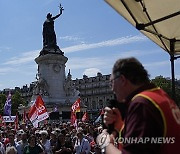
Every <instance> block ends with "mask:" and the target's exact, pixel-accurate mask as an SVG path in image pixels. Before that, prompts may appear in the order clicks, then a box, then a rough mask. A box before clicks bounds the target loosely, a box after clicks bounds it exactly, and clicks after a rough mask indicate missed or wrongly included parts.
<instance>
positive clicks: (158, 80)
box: [151, 76, 180, 105]
mask: <svg viewBox="0 0 180 154" xmlns="http://www.w3.org/2000/svg"><path fill="white" fill-rule="evenodd" d="M151 81H152V83H154V84H155V85H156V86H158V87H160V88H162V89H163V90H164V91H165V92H166V93H167V94H168V95H169V96H170V97H171V98H172V83H171V80H170V79H167V78H164V77H163V76H157V77H155V79H152V80H151ZM175 92H176V100H175V101H176V104H178V105H180V87H178V85H177V84H176V87H175Z"/></svg>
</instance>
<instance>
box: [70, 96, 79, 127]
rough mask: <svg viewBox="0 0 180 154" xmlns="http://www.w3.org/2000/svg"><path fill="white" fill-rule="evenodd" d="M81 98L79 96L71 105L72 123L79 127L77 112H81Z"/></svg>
mask: <svg viewBox="0 0 180 154" xmlns="http://www.w3.org/2000/svg"><path fill="white" fill-rule="evenodd" d="M80 102H81V99H80V98H78V99H77V100H76V101H75V102H74V103H73V105H72V106H71V124H72V125H73V126H74V127H76V128H77V117H76V112H80Z"/></svg>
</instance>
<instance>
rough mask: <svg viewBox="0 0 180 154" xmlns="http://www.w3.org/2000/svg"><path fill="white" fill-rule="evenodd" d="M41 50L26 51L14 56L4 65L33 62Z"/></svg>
mask: <svg viewBox="0 0 180 154" xmlns="http://www.w3.org/2000/svg"><path fill="white" fill-rule="evenodd" d="M38 52H39V50H35V51H30V52H25V53H23V54H22V55H20V57H12V58H10V60H9V61H7V62H5V63H4V65H18V64H24V63H28V62H32V61H33V60H34V58H35V57H37V56H38Z"/></svg>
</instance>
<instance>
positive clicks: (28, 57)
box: [4, 35, 146, 65]
mask: <svg viewBox="0 0 180 154" xmlns="http://www.w3.org/2000/svg"><path fill="white" fill-rule="evenodd" d="M66 38H69V39H73V37H72V38H71V37H70V36H66ZM74 39H75V38H74ZM76 39H78V38H76ZM144 40H146V37H144V36H141V35H138V36H132V37H130V36H127V37H122V38H117V39H113V40H107V41H102V42H98V43H92V44H80V45H75V46H70V47H67V48H63V49H62V50H63V51H64V52H66V53H71V52H76V51H81V50H87V49H92V48H100V47H108V46H116V45H122V44H128V43H133V42H137V41H144ZM39 51H40V50H33V51H29V52H25V53H23V54H22V55H20V56H19V57H12V58H10V59H9V60H8V61H7V62H5V63H4V65H18V64H24V63H28V62H32V61H34V59H35V58H36V57H37V56H38V54H39ZM79 63H81V62H80V61H79ZM75 64H76V63H75ZM78 65H79V64H78Z"/></svg>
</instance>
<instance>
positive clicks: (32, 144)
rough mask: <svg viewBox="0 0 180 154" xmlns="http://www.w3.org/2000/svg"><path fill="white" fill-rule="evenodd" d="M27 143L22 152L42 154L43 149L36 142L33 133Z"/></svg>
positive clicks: (25, 153)
mask: <svg viewBox="0 0 180 154" xmlns="http://www.w3.org/2000/svg"><path fill="white" fill-rule="evenodd" d="M28 143H29V144H28V145H27V146H26V147H25V148H24V154H44V151H43V149H42V148H41V147H40V146H39V145H38V144H37V141H36V137H35V136H34V135H31V136H30V137H29V139H28Z"/></svg>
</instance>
